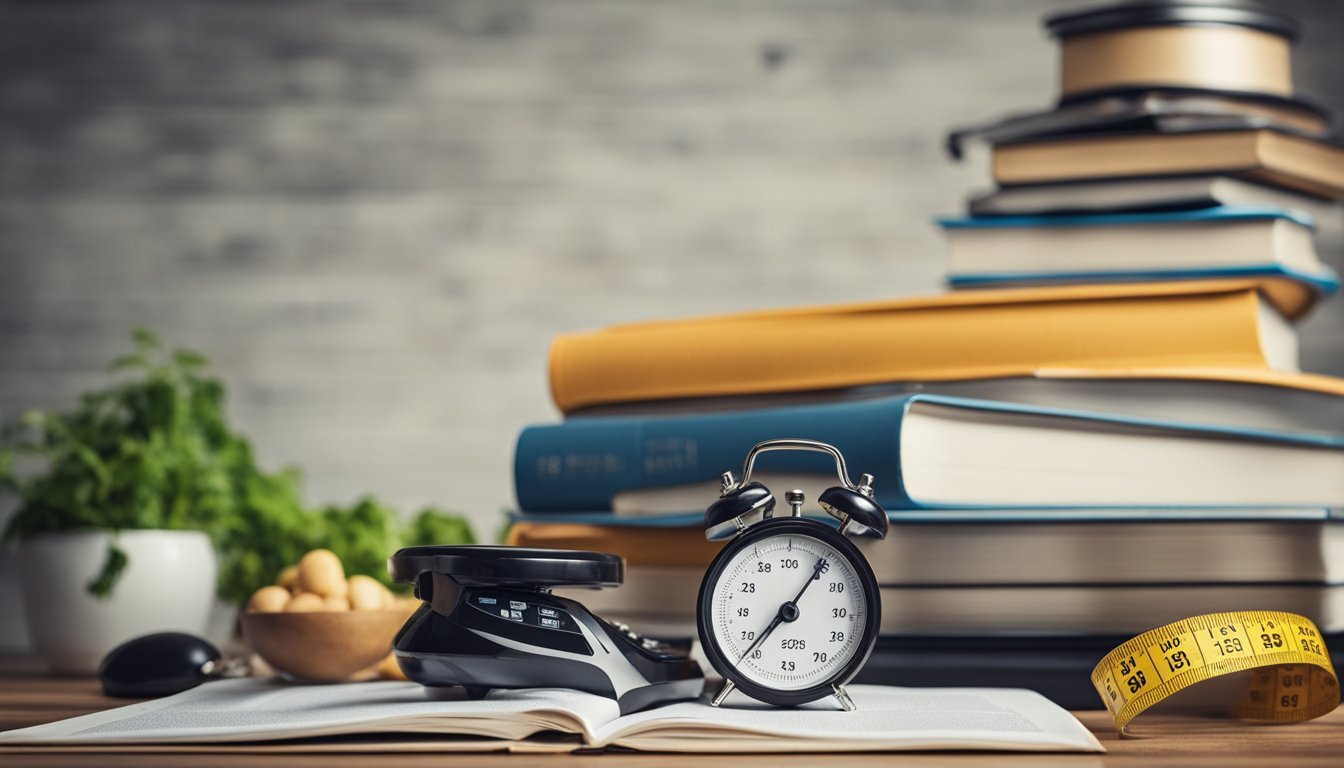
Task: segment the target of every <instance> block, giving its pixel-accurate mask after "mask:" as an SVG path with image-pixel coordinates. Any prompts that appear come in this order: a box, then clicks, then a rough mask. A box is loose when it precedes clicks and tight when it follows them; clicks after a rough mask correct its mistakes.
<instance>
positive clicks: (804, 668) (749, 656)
mask: <svg viewBox="0 0 1344 768" xmlns="http://www.w3.org/2000/svg"><path fill="white" fill-rule="evenodd" d="M819 561H824V562H825V565H824V566H823V570H822V573H821V574H820V577H819V578H818V579H816V581H813V582H811V583H810V584H809V583H808V582H809V580H811V579H812V578H813V576H814V574H816V572H817V571H816V567H817V563H818V562H819ZM804 586H806V587H807V588H806V590H804V589H803V588H804ZM800 591H801V592H803V596H802V598H801V599H799V600H798V602H797V609H798V610H797V618H796V619H795V620H793V621H781V622H780V623H779V624H778V626H776V627H775V629H774V631H773V632H771V633H770V634H769V636H768V637H767V638H766V639H765V641H764V642H761V643H760V644H759V645H757V646H756V647H755V648H754V649H753V648H752V646H753V645H754V644H755V643H756V641H757V639H758V638H759V637H760V635H761V634H762V633H764V632H765V631H766V630H767V629H768V628H769V626H770V623H771V622H772V621H773V620H774V618H775V617H776V616H777V615H778V614H779V612H780V606H781V605H783V604H785V603H787V602H790V601H792V600H793V599H794V598H795V597H796V596H797V595H798V593H799V592H800ZM713 600H714V610H713V615H712V617H711V629H712V631H713V634H714V638H715V639H716V640H717V641H718V645H719V648H720V650H721V651H722V653H723V655H724V656H726V657H727V658H728V660H729V662H730V663H731V662H737V663H736V667H737V670H738V672H739V673H740V674H742V675H743V676H744V677H746V678H747V679H749V680H752V681H754V682H756V683H758V684H760V685H763V686H768V687H770V688H774V689H778V690H802V689H805V688H810V687H812V686H815V685H817V684H819V683H822V682H824V681H826V680H827V679H828V678H830V677H832V676H833V675H834V674H835V673H836V671H837V670H839V669H840V668H842V667H843V666H844V665H845V663H846V662H848V661H849V660H850V659H851V658H852V657H853V655H854V653H855V652H856V651H857V649H858V642H859V639H860V636H861V635H862V634H863V626H864V620H865V617H864V615H863V612H864V604H865V600H866V598H865V595H864V588H863V582H861V581H860V580H859V575H858V573H857V572H856V571H855V568H854V565H853V564H852V563H851V562H850V561H849V560H848V559H847V558H845V557H844V556H842V555H841V554H840V553H839V552H836V551H835V549H834V548H833V547H831V546H829V545H827V544H826V543H824V542H822V541H821V540H819V539H815V538H812V537H811V536H806V535H801V534H781V535H779V536H775V537H771V538H767V539H762V540H760V541H758V542H756V543H755V544H753V545H749V546H746V547H744V548H743V549H742V551H740V552H738V553H737V554H735V555H734V556H733V557H732V558H731V559H730V560H729V561H728V562H727V563H726V564H725V565H724V567H723V570H722V571H721V572H720V575H719V579H718V583H717V584H715V586H714V598H713ZM748 651H750V653H748ZM738 659H741V661H740V662H738V661H737V660H738Z"/></svg>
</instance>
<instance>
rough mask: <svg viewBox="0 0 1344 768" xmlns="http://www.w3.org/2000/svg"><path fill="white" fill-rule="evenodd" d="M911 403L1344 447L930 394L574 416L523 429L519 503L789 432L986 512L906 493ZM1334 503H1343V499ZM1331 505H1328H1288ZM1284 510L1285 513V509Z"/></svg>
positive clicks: (856, 469) (608, 492) (679, 478)
mask: <svg viewBox="0 0 1344 768" xmlns="http://www.w3.org/2000/svg"><path fill="white" fill-rule="evenodd" d="M914 403H928V404H936V405H941V406H946V407H950V408H957V409H965V410H966V411H967V413H968V415H969V416H970V418H971V420H974V418H975V413H976V412H993V413H997V414H1014V415H1019V416H1027V417H1037V418H1044V419H1052V420H1056V421H1060V420H1064V421H1067V422H1069V423H1070V424H1071V425H1074V426H1081V427H1082V428H1084V429H1092V430H1095V431H1099V432H1100V431H1108V430H1110V431H1122V432H1123V431H1136V430H1137V431H1148V432H1152V433H1156V434H1163V435H1166V434H1171V433H1183V434H1185V435H1186V436H1195V437H1213V438H1217V439H1235V440H1242V441H1255V442H1262V443H1263V442H1272V443H1280V444H1286V445H1291V446H1300V447H1309V448H1325V449H1342V448H1344V436H1338V435H1319V434H1304V433H1290V432H1276V431H1270V430H1261V429H1250V428H1230V427H1212V426H1207V425H1197V424H1188V423H1182V422H1176V421H1166V420H1150V419H1138V418H1130V417H1120V416H1112V415H1107V414H1099V413H1091V412H1084V411H1072V410H1064V409H1051V408H1040V407H1035V406H1026V405H1018V404H1012V403H1000V402H990V401H985V400H972V399H968V398H957V397H946V396H941V395H931V394H914V395H906V396H900V397H887V398H877V399H872V400H861V401H850V402H840V403H827V404H822V405H806V406H790V407H783V408H765V409H757V410H742V411H731V412H719V413H706V414H697V415H691V416H673V417H633V416H594V417H586V418H578V419H571V420H569V421H566V422H564V423H562V424H555V425H546V426H533V427H528V428H527V429H525V430H524V431H523V432H522V434H521V435H520V436H519V438H518V444H517V450H516V452H515V457H514V482H515V490H516V493H517V497H518V507H519V509H520V511H521V512H523V513H524V514H532V513H545V512H555V511H567V512H607V511H610V509H611V499H612V497H613V496H614V495H616V494H618V493H621V492H625V491H633V490H640V489H650V488H658V487H663V486H678V485H689V484H694V483H712V482H713V481H714V480H716V479H717V478H718V477H719V475H720V474H722V473H723V472H725V471H729V470H731V471H733V472H734V473H740V471H741V467H742V462H743V460H744V459H745V457H746V455H747V452H748V451H750V450H751V447H752V446H753V445H755V444H756V443H758V442H761V441H763V440H770V439H775V438H782V437H801V438H810V439H813V440H820V441H822V442H826V443H830V444H832V445H835V446H836V447H837V448H839V449H840V451H841V452H842V453H843V454H844V456H845V458H846V461H847V462H848V465H849V470H850V472H851V473H852V474H854V475H857V474H858V473H863V472H866V473H869V474H872V475H874V476H875V477H876V478H877V483H876V489H877V500H878V502H879V503H881V504H882V505H883V506H884V507H886V508H887V509H889V510H894V509H920V508H930V507H934V508H936V507H956V506H973V507H975V506H978V507H984V506H988V505H948V504H938V503H930V502H928V501H927V500H922V499H920V498H917V497H916V496H913V495H912V494H911V493H909V491H908V488H907V478H906V477H905V472H904V469H903V466H902V456H901V450H902V448H901V445H902V438H903V434H902V426H903V422H904V421H905V419H906V417H907V414H908V413H909V409H910V407H911V405H912V404H914ZM1192 449H1197V446H1195V447H1193V448H1192ZM756 467H757V469H758V471H762V472H774V473H790V474H808V475H827V474H834V472H835V466H834V462H833V460H832V459H831V458H830V457H828V456H826V455H824V454H814V453H801V452H796V451H787V452H775V453H767V454H763V455H761V456H760V457H759V458H758V461H757V465H756ZM710 501H712V499H711V500H710ZM1335 503H1339V504H1344V500H1341V501H1339V502H1335ZM1331 505H1332V502H1331V501H1317V502H1312V503H1311V504H1283V506H1316V507H1322V506H1331ZM994 506H1000V505H994ZM1007 506H1019V505H1007ZM1033 506H1035V505H1033ZM1049 506H1053V505H1049ZM1068 506H1080V505H1076V504H1074V505H1068ZM1087 506H1096V507H1107V506H1111V507H1118V506H1133V505H1132V504H1108V503H1106V500H1105V499H1098V500H1097V503H1096V504H1091V503H1090V502H1089V503H1088V504H1087ZM1179 506H1206V507H1214V506H1252V504H1250V503H1247V504H1226V503H1222V504H1219V503H1209V504H1181V505H1179ZM1254 506H1264V504H1254ZM1275 506H1278V503H1277V502H1276V503H1275Z"/></svg>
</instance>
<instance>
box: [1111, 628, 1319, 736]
mask: <svg viewBox="0 0 1344 768" xmlns="http://www.w3.org/2000/svg"><path fill="white" fill-rule="evenodd" d="M1248 670H1249V671H1250V675H1249V678H1250V679H1249V681H1248V684H1247V688H1246V692H1245V695H1244V696H1243V697H1242V699H1241V700H1240V701H1239V702H1236V703H1234V704H1233V706H1232V714H1233V715H1234V716H1236V717H1240V718H1243V719H1246V720H1265V721H1270V722H1275V723H1296V722H1300V721H1302V720H1310V719H1311V718H1313V717H1320V716H1321V715H1324V714H1326V713H1327V712H1330V711H1332V710H1334V708H1335V707H1337V706H1339V679H1338V678H1337V677H1336V676H1335V668H1334V667H1333V666H1331V664H1330V652H1329V651H1328V650H1326V647H1325V642H1324V641H1323V640H1322V639H1321V632H1320V630H1318V629H1317V628H1316V625H1315V624H1313V623H1311V620H1310V619H1307V618H1304V617H1302V616H1298V615H1297V614H1294V613H1282V612H1280V611H1236V612H1233V613H1210V614H1206V615H1204V616H1194V617H1192V618H1189V619H1182V620H1181V621H1177V622H1173V623H1171V624H1167V625H1166V626H1163V627H1158V628H1157V629H1151V630H1149V631H1147V632H1144V633H1143V634H1141V635H1139V636H1138V637H1136V638H1134V639H1132V640H1129V641H1128V642H1126V643H1124V644H1122V645H1121V646H1120V647H1119V648H1116V649H1115V650H1113V651H1111V652H1110V653H1108V654H1106V657H1105V658H1104V659H1102V660H1101V663H1100V664H1098V665H1097V667H1096V669H1093V670H1092V685H1093V687H1095V688H1096V689H1097V693H1099V694H1101V700H1102V701H1103V702H1105V704H1106V709H1108V710H1110V713H1111V717H1112V718H1113V719H1114V720H1115V727H1116V728H1117V729H1119V730H1120V731H1121V732H1124V730H1125V726H1126V725H1128V724H1129V721H1131V720H1133V719H1134V718H1135V717H1136V716H1138V715H1139V713H1141V712H1143V711H1144V710H1145V709H1148V708H1149V707H1151V706H1153V705H1154V704H1157V703H1158V702H1159V701H1162V700H1163V699H1165V698H1167V697H1168V696H1171V695H1172V694H1174V693H1176V692H1177V691H1181V690H1184V689H1186V688H1189V687H1190V686H1192V685H1195V684H1197V683H1202V682H1204V681H1205V680H1209V679H1211V678H1214V677H1221V676H1222V675H1230V674H1233V673H1237V672H1247V671H1248Z"/></svg>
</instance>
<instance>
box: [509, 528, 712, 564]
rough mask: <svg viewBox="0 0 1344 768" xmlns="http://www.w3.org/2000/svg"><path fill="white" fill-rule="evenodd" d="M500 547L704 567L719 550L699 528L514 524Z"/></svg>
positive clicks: (632, 561)
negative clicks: (607, 554)
mask: <svg viewBox="0 0 1344 768" xmlns="http://www.w3.org/2000/svg"><path fill="white" fill-rule="evenodd" d="M504 543H505V544H508V545H511V546H516V547H538V548H541V549H583V550H591V551H596V552H611V553H613V554H617V555H620V556H621V557H624V558H625V562H626V564H628V565H638V566H645V565H656V566H693V567H705V566H708V565H709V561H711V560H713V559H714V556H715V555H716V554H718V552H719V549H720V548H721V547H722V546H723V542H721V541H706V540H705V531H704V529H703V528H699V527H688V528H682V527H677V528H665V527H639V526H610V525H589V524H587V523H531V522H517V523H514V524H513V525H512V526H510V527H509V533H508V535H507V536H506V537H505V539H504Z"/></svg>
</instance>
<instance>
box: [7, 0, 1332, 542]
mask: <svg viewBox="0 0 1344 768" xmlns="http://www.w3.org/2000/svg"><path fill="white" fill-rule="evenodd" d="M1067 5H1069V4H1068V3H1062V2H1045V1H1037V2H1002V1H1001V0H959V1H957V2H939V1H936V0H920V1H914V0H911V1H903V2H821V0H813V1H811V2H774V1H767V0H754V1H752V2H732V3H725V2H718V1H717V0H714V1H709V0H707V1H705V2H669V3H650V2H643V1H642V0H600V1H585V2H519V1H507V0H506V1H504V2H486V1H484V0H481V1H477V2H401V1H387V2H289V3H270V2H259V1H258V2H245V1H240V0H227V1H224V2H120V3H111V2H61V3H3V4H0V416H4V417H9V416H12V415H13V414H15V413H17V412H18V411H19V410H20V409H21V408H24V407H30V406H46V405H57V404H62V403H67V402H70V401H71V399H72V398H73V397H74V396H75V394H76V393H77V392H79V391H80V390H81V389H83V388H85V387H88V386H90V385H94V384H96V383H98V382H99V381H101V380H102V373H101V371H102V368H103V366H104V364H105V363H106V361H107V360H108V359H109V358H110V357H111V356H113V355H115V354H117V353H118V352H119V351H120V350H121V349H122V348H123V347H124V345H125V339H126V336H127V332H128V329H129V328H130V327H131V326H133V325H135V324H145V325H148V326H150V327H152V328H155V329H157V330H158V331H159V332H160V333H161V334H162V335H163V336H165V337H166V338H167V339H168V340H170V341H171V342H173V343H176V344H181V345H187V346H191V347H194V348H197V349H199V350H202V351H203V352H205V353H206V354H207V355H208V356H210V357H211V358H212V359H213V360H214V362H215V363H216V365H217V368H218V370H219V371H220V372H221V373H222V374H223V376H224V377H225V378H226V379H227V381H228V382H229V383H230V385H231V405H232V412H233V414H234V415H235V417H236V420H237V422H238V423H239V424H240V425H241V426H242V427H243V428H244V429H246V430H247V431H248V432H249V433H251V434H252V435H254V436H255V441H256V444H257V447H258V448H259V451H260V454H261V456H262V458H263V459H264V461H265V462H266V463H268V464H271V465H279V464H282V463H286V462H297V463H299V464H301V465H302V466H303V467H304V468H305V469H306V470H307V477H308V485H307V487H308V490H309V495H310V497H311V498H312V499H314V500H324V501H325V500H348V499H350V498H352V497H354V496H356V495H357V494H360V493H363V492H374V493H377V494H378V495H380V496H382V497H385V498H387V499H389V500H391V501H394V502H396V503H398V504H401V505H407V506H409V505H414V504H421V503H426V502H435V503H440V504H447V505H451V506H454V507H457V508H460V509H463V510H465V511H466V512H468V513H469V514H470V515H472V517H473V519H474V520H475V521H476V522H477V525H478V528H479V529H480V530H481V531H482V533H486V534H490V533H493V530H494V529H495V528H496V526H497V524H498V511H499V510H500V509H501V508H503V507H505V506H507V505H508V504H509V503H510V501H511V494H510V490H509V485H510V454H511V450H512V443H513V439H514V437H515V435H516V432H517V430H518V429H519V428H520V427H521V426H522V425H524V424H526V423H528V422H532V421H538V420H548V419H553V418H555V413H554V411H553V409H552V406H551V405H550V402H549V399H548V395H547V390H546V381H545V355H546V349H547V344H548V341H549V339H550V337H551V336H552V335H553V334H555V333H556V332H559V331H563V330H567V329H575V328H583V327H590V326H599V325H605V324H610V323H616V322H621V321H627V320H636V319H642V318H651V317H663V316H673V315H681V314H692V313H703V312H715V311H724V310H733V309H739V308H751V307H764V306H769V305H775V304H790V303H799V302H829V301H843V300H848V299H870V298H879V297H886V296H894V295H903V294H912V293H921V292H929V291H933V290H937V289H938V287H939V275H940V269H941V259H942V254H943V249H942V244H941V242H940V241H939V238H938V236H937V234H936V232H935V231H934V230H933V228H932V227H931V225H930V224H929V218H930V216H931V215H933V214H935V213H939V212H951V211H955V210H957V208H958V206H959V204H960V202H961V200H962V198H963V197H964V195H965V194H966V193H967V192H968V191H969V190H971V189H972V188H975V187H979V186H982V185H984V184H985V183H986V179H987V172H986V165H987V163H986V158H985V156H984V154H983V153H981V154H978V155H975V156H974V157H973V158H972V159H971V161H970V162H968V163H964V164H962V165H954V164H952V163H951V162H949V161H947V160H946V159H945V158H944V156H943V155H942V153H941V149H940V147H941V140H942V135H943V132H944V131H945V130H946V129H947V128H948V127H949V126H950V125H952V124H957V123H966V122H974V121H977V120H980V119H982V118H986V117H991V116H996V115H998V114H1001V113H1003V112H1005V111H1009V110H1024V109H1033V108H1037V107H1041V106H1044V105H1046V104H1047V103H1048V102H1049V101H1050V100H1051V99H1052V98H1053V91H1054V82H1055V71H1054V56H1055V50H1054V47H1053V45H1052V43H1050V42H1049V41H1048V40H1047V39H1046V38H1045V36H1044V34H1043V33H1042V31H1041V29H1040V27H1039V24H1038V19H1039V17H1040V16H1041V14H1042V13H1044V12H1045V11H1047V10H1051V9H1055V8H1059V7H1063V6H1067ZM1276 5H1280V6H1283V7H1285V8H1287V9H1289V10H1291V11H1293V12H1295V13H1297V14H1299V15H1300V16H1301V17H1303V18H1305V19H1307V20H1308V21H1309V25H1308V26H1309V32H1308V37H1307V39H1306V40H1305V41H1304V43H1303V44H1302V45H1301V46H1300V48H1299V51H1298V53H1299V56H1298V59H1297V72H1298V80H1299V86H1300V90H1302V91H1304V92H1306V93H1309V94H1312V95H1314V96H1315V97H1316V98H1318V99H1319V100H1321V101H1323V102H1326V103H1328V104H1330V105H1331V106H1333V108H1334V110H1335V111H1336V112H1337V113H1344V80H1341V78H1340V74H1341V71H1342V70H1344V54H1342V53H1341V51H1344V47H1342V46H1341V43H1342V42H1344V3H1332V2H1326V1H1322V2H1290V3H1276ZM1330 256H1331V258H1332V260H1333V261H1334V262H1335V263H1336V264H1337V265H1338V264H1339V254H1330ZM1341 303H1344V302H1341ZM1337 304H1339V303H1337ZM1304 332H1305V334H1306V349H1307V359H1308V364H1309V365H1310V366H1311V367H1313V368H1315V369H1317V370H1327V371H1332V372H1336V373H1344V360H1342V359H1341V355H1340V352H1341V351H1342V350H1344V310H1341V308H1340V307H1339V306H1336V307H1334V308H1333V309H1330V310H1327V311H1322V312H1318V313H1317V315H1316V316H1315V317H1314V318H1313V319H1312V320H1311V321H1310V322H1308V323H1307V325H1306V326H1305V331H1304Z"/></svg>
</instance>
